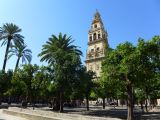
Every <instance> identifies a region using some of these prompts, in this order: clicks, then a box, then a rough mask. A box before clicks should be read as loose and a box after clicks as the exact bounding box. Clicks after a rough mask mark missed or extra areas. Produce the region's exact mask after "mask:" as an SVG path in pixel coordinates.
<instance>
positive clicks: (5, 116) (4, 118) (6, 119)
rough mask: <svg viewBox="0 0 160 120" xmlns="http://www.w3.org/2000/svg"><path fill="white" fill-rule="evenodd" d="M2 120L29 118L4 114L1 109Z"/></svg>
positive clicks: (0, 118)
mask: <svg viewBox="0 0 160 120" xmlns="http://www.w3.org/2000/svg"><path fill="white" fill-rule="evenodd" d="M0 120H27V119H24V118H20V117H16V116H12V115H7V114H4V113H3V112H2V109H0Z"/></svg>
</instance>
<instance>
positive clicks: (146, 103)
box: [145, 99, 148, 112]
mask: <svg viewBox="0 0 160 120" xmlns="http://www.w3.org/2000/svg"><path fill="white" fill-rule="evenodd" d="M147 105H148V102H147V99H146V100H145V108H146V112H148V106H147Z"/></svg>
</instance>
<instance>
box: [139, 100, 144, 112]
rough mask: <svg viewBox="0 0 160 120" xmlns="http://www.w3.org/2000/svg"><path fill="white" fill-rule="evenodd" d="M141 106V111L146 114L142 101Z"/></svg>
mask: <svg viewBox="0 0 160 120" xmlns="http://www.w3.org/2000/svg"><path fill="white" fill-rule="evenodd" d="M140 104H141V110H142V112H144V109H143V101H140Z"/></svg>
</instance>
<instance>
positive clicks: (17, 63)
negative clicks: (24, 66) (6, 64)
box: [14, 57, 20, 72]
mask: <svg viewBox="0 0 160 120" xmlns="http://www.w3.org/2000/svg"><path fill="white" fill-rule="evenodd" d="M19 60H20V57H18V59H17V62H16V66H15V69H14V72H15V71H16V70H17V68H18V65H19Z"/></svg>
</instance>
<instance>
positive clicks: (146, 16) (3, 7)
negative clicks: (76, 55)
mask: <svg viewBox="0 0 160 120" xmlns="http://www.w3.org/2000/svg"><path fill="white" fill-rule="evenodd" d="M96 9H98V11H99V12H100V14H101V17H102V20H103V23H104V26H105V29H106V30H107V32H108V35H109V36H108V40H109V45H110V46H111V47H112V48H115V47H116V46H117V45H118V44H119V43H123V42H125V41H130V42H132V43H133V44H136V43H137V39H138V38H139V37H142V38H144V39H146V40H148V39H151V38H152V37H153V36H154V35H160V0H0V26H2V25H3V24H4V23H10V22H12V23H15V24H16V25H18V26H19V27H20V28H22V30H23V31H22V35H24V36H25V42H26V43H27V45H28V48H30V49H31V50H32V52H33V54H32V55H33V59H32V63H33V64H35V63H36V64H38V65H41V64H42V63H40V58H38V57H37V55H38V53H40V52H41V49H42V45H43V44H44V43H45V42H46V41H47V40H48V38H49V37H50V36H51V35H52V34H55V35H57V34H59V32H62V33H63V34H65V33H66V34H67V35H72V38H73V39H74V40H75V42H74V44H75V45H78V46H79V47H81V48H80V49H81V50H82V52H83V57H82V61H84V60H85V55H86V50H87V34H88V30H89V28H90V25H91V21H92V19H93V15H94V13H95V11H96ZM5 47H6V46H5ZM5 47H0V59H1V62H0V68H2V65H3V59H4V52H5ZM15 63H16V57H13V58H11V59H10V60H9V61H8V64H7V69H9V68H10V69H13V68H14V67H15Z"/></svg>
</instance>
